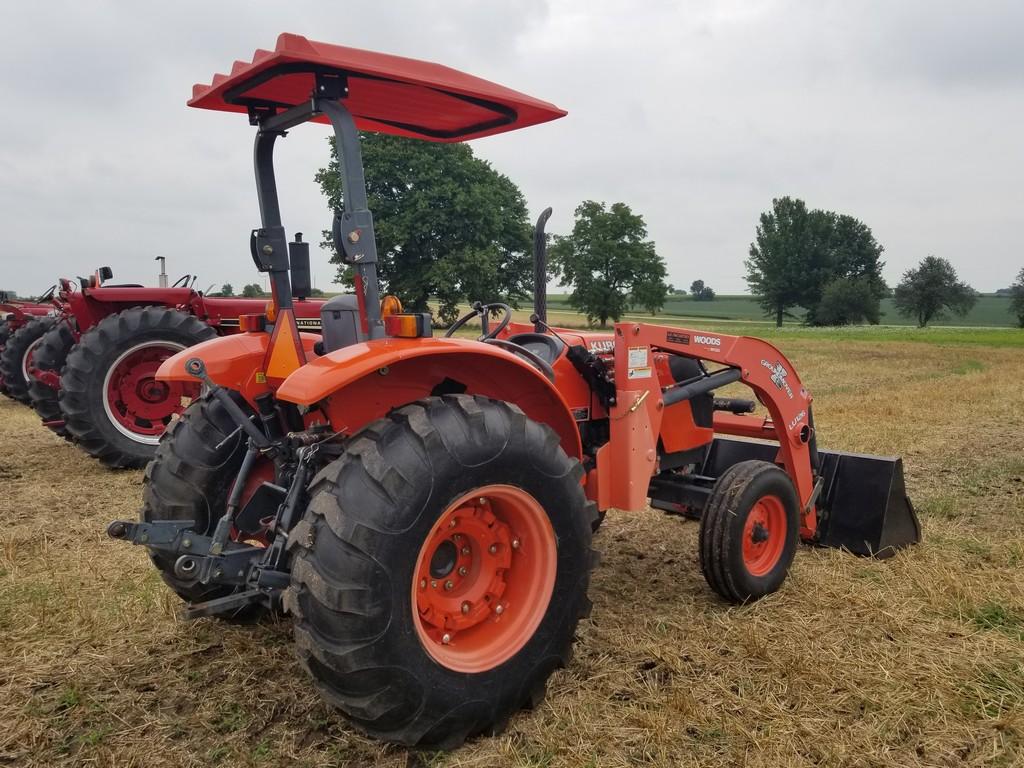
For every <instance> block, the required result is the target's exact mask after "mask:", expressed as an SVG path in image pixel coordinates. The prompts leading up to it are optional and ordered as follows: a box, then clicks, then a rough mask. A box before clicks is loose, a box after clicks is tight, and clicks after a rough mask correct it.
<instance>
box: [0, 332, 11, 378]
mask: <svg viewBox="0 0 1024 768" xmlns="http://www.w3.org/2000/svg"><path fill="white" fill-rule="evenodd" d="M10 337H11V325H10V323H8V322H7V319H6V318H0V355H3V353H4V347H5V346H6V345H7V340H8V339H9V338H10ZM6 394H7V385H6V384H4V375H3V372H0V395H6Z"/></svg>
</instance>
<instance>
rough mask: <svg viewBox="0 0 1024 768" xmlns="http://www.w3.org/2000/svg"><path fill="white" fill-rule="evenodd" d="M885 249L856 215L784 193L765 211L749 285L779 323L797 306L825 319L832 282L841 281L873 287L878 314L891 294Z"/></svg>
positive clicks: (748, 263) (752, 250)
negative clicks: (813, 206) (814, 206)
mask: <svg viewBox="0 0 1024 768" xmlns="http://www.w3.org/2000/svg"><path fill="white" fill-rule="evenodd" d="M883 250H884V249H883V248H882V246H881V245H880V244H879V243H878V241H876V240H875V237H874V235H873V234H872V232H871V229H870V228H869V227H868V226H867V225H866V224H864V223H863V222H861V221H858V220H857V219H855V218H854V217H852V216H847V215H845V214H838V213H834V212H832V211H823V210H809V209H808V208H807V204H806V203H804V201H803V200H799V199H796V198H791V197H780V198H777V199H775V200H772V209H771V210H770V211H766V212H765V213H762V214H761V217H760V220H759V223H758V226H757V230H756V235H755V241H754V242H753V243H751V244H750V254H749V258H748V259H747V261H746V267H747V284H748V285H749V286H750V289H751V291H752V292H753V293H754V295H755V296H757V299H758V302H759V303H760V305H761V307H762V308H763V309H764V310H765V312H766V313H767V314H768V315H769V316H771V317H773V318H774V319H775V324H776V325H782V321H783V319H784V318H785V317H787V316H792V313H791V312H790V310H792V309H794V308H796V307H802V308H804V309H805V310H806V315H805V320H806V322H808V323H810V324H818V323H821V322H823V321H822V320H821V319H819V317H818V312H817V308H818V304H819V302H820V301H821V299H822V296H823V295H824V292H825V288H826V286H828V285H829V284H831V283H833V282H835V281H836V280H840V279H846V280H853V281H856V282H857V285H858V286H859V289H858V290H861V291H863V290H864V289H865V288H866V289H867V290H868V291H869V294H870V296H871V300H872V302H874V304H875V307H874V308H872V311H871V314H874V313H877V305H878V303H879V302H880V301H881V299H882V298H883V297H884V296H885V295H886V293H887V292H888V288H887V286H886V285H885V281H884V280H883V279H882V267H883V266H884V262H882V261H881V255H882V251H883Z"/></svg>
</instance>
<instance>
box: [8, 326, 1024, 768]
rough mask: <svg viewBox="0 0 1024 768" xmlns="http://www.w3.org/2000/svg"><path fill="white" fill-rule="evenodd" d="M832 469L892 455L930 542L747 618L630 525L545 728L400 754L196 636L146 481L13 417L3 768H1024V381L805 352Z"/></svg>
mask: <svg viewBox="0 0 1024 768" xmlns="http://www.w3.org/2000/svg"><path fill="white" fill-rule="evenodd" d="M785 350H786V352H787V354H789V355H790V356H791V358H792V360H793V361H794V363H795V364H796V367H797V370H798V371H800V372H801V374H802V376H803V378H804V380H805V382H806V383H807V385H808V388H809V389H810V390H811V391H812V392H813V393H814V395H815V397H816V398H817V399H816V402H815V417H816V420H817V423H818V426H819V429H820V432H821V440H822V445H823V447H831V448H842V449H846V450H854V451H865V452H872V453H884V454H890V455H891V454H898V455H902V456H903V457H904V459H905V463H906V470H907V484H908V489H909V493H910V495H911V497H912V499H913V500H914V502H915V504H916V505H917V508H918V510H919V512H920V516H921V520H922V523H923V527H924V537H925V541H924V543H923V544H922V545H920V546H918V547H916V548H913V549H912V550H910V551H907V552H905V553H903V554H901V555H899V556H898V557H896V558H894V559H891V560H888V561H884V562H879V561H871V560H865V559H859V558H855V557H852V556H848V555H844V554H842V553H840V552H836V551H831V550H815V549H809V548H806V547H804V548H801V550H800V551H799V553H798V554H797V559H796V563H795V566H794V569H793V572H792V574H791V578H790V580H789V581H788V582H787V583H786V585H785V587H784V588H783V590H782V591H781V592H779V593H777V594H775V595H773V596H771V597H769V598H768V599H766V600H763V601H761V602H759V603H756V604H754V605H750V606H744V607H739V608H737V607H730V606H726V605H725V604H723V603H722V602H720V601H719V600H718V599H717V598H716V597H715V596H714V594H713V593H712V592H711V591H710V590H709V589H708V588H707V586H706V585H705V584H704V582H703V580H702V577H701V575H700V569H699V566H698V564H697V549H696V533H697V526H696V524H694V523H692V522H685V521H683V520H680V519H677V518H673V517H668V516H664V515H662V514H660V513H657V512H653V511H648V512H646V513H643V514H638V515H630V514H625V513H616V512H615V511H612V512H611V513H610V514H609V516H608V519H607V521H606V523H605V525H604V527H603V528H602V530H601V532H600V533H599V534H598V535H597V537H596V539H595V546H596V547H597V549H599V550H600V552H601V554H602V556H603V563H602V565H601V566H600V568H599V569H598V571H597V572H596V574H595V576H594V581H593V585H592V589H591V597H592V598H593V601H594V610H593V615H592V617H591V618H590V619H589V620H588V621H585V622H583V623H582V624H581V625H580V629H579V633H578V642H577V644H576V653H575V657H574V659H573V662H572V664H571V665H570V666H569V667H568V668H567V669H566V670H563V671H561V672H558V673H556V674H555V676H554V677H553V678H552V679H551V682H550V685H549V691H548V697H547V699H546V701H545V702H544V703H543V704H542V705H541V707H540V708H539V709H538V710H537V711H534V712H528V713H523V714H521V715H519V716H518V717H516V718H514V719H513V721H512V723H511V724H510V727H509V729H508V730H507V731H506V732H505V733H504V734H503V735H501V736H498V737H495V738H489V739H481V740H477V741H474V742H472V743H470V744H469V745H467V746H466V747H464V748H463V749H461V750H459V751H457V752H454V753H451V754H429V753H418V752H407V751H405V750H400V749H396V748H392V747H386V746H382V745H380V744H378V743H376V742H374V741H371V740H369V739H366V738H364V737H363V736H361V735H360V734H358V733H357V732H355V731H354V730H353V729H351V728H350V727H349V726H348V725H347V724H346V722H345V720H344V719H343V718H342V717H340V716H339V715H337V714H335V713H334V712H333V711H332V710H331V709H330V708H328V707H327V706H326V705H324V704H323V703H322V702H321V701H320V700H319V698H318V697H317V696H316V694H315V693H314V692H313V691H312V689H311V686H310V685H309V683H308V682H307V680H306V678H305V677H304V675H303V673H302V672H301V670H300V669H299V668H298V665H297V663H296V662H295V661H294V659H293V656H292V651H291V642H290V637H291V636H290V629H289V626H288V624H287V622H278V623H274V622H266V623H263V624H261V625H258V626H238V625H230V624H224V623H222V622H218V621H214V620H201V621H196V622H184V621H182V620H180V619H179V618H177V615H176V610H177V608H178V604H177V599H176V598H175V597H174V596H173V595H172V594H171V593H170V592H169V591H168V590H167V589H166V588H165V587H164V585H163V583H162V582H161V581H160V580H159V578H158V577H157V576H156V573H155V571H154V569H153V568H152V567H151V566H150V564H149V562H148V560H147V558H146V555H145V553H144V552H143V551H142V550H141V549H139V548H132V547H128V546H125V545H123V544H119V543H115V542H111V541H109V540H108V539H107V538H106V536H105V535H104V529H105V526H106V524H107V522H109V521H110V520H112V519H114V518H115V517H124V516H128V517H133V516H134V515H135V514H136V512H137V508H138V504H139V499H140V495H141V480H142V473H141V472H111V471H108V470H104V469H103V468H101V467H100V466H99V465H98V464H96V463H95V462H93V461H92V460H90V459H89V458H88V457H86V456H85V455H84V454H82V453H80V452H79V451H77V450H76V449H75V448H73V447H72V446H70V445H68V444H66V443H64V442H63V441H62V440H61V439H59V438H57V437H55V436H53V435H51V434H49V433H48V432H47V431H46V430H45V429H44V428H43V427H42V426H40V425H39V423H38V420H37V419H36V418H35V416H34V414H33V413H32V412H31V411H30V410H29V409H28V408H26V407H24V406H21V405H18V404H16V403H14V402H12V401H10V400H7V399H6V398H0V523H2V526H0V723H3V730H2V732H0V766H3V765H12V766H25V767H26V768H28V767H29V766H44V765H45V766H70V765H90V766H121V767H124V766H147V767H148V766H200V765H202V766H209V765H225V766H227V765H231V766H233V765H244V766H277V765H281V766H284V765H288V766H348V765H351V766H365V765H378V764H379V765H391V766H421V765H430V766H435V765H436V766H505V765H516V766H629V765H645V764H647V765H701V766H733V765H747V766H780V765H787V766H788V765H830V766H831V765H850V766H882V765H885V766H889V765H892V766H912V765H927V766H934V765H950V766H953V765H956V766H960V765H997V766H998V765H1006V766H1010V765H1020V764H1022V763H1024V388H1022V387H1021V386H1020V384H1019V382H1021V381H1022V380H1024V355H1022V354H1021V350H1020V349H1019V348H1018V349H1010V348H988V347H980V346H970V347H959V346H945V347H943V346H933V345H927V344H904V343H883V344H872V343H861V342H843V343H833V342H827V343H822V342H815V341H805V340H794V341H793V342H792V343H790V344H787V345H785Z"/></svg>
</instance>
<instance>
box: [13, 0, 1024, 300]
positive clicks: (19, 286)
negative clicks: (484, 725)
mask: <svg viewBox="0 0 1024 768" xmlns="http://www.w3.org/2000/svg"><path fill="white" fill-rule="evenodd" d="M283 31H289V32H295V33H299V34H304V35H306V36H307V37H309V38H311V39H316V40H324V41H328V42H334V43H339V44H343V45H349V46H354V47H360V48H370V49H375V50H381V51H385V52H389V53H397V54H401V55H405V56H411V57H415V58H423V59H429V60H434V61H438V62H442V63H445V64H448V65H449V66H453V67H456V68H459V69H464V70H466V71H469V72H471V73H473V74H476V75H479V76H481V77H485V78H488V79H491V80H495V81H497V82H499V83H502V84H504V85H508V86H510V87H513V88H516V89H518V90H521V91H524V92H526V93H529V94H531V95H535V96H537V97H540V98H543V99H546V100H548V101H552V102H554V103H555V104H557V105H559V106H560V107H562V108H564V109H566V110H568V112H569V115H568V117H566V118H564V119H562V120H559V121H557V122H554V123H549V124H546V125H542V126H538V127H534V128H530V129H526V130H524V131H520V132H517V133H510V134H504V135H500V136H496V137H490V138H486V139H481V140H479V141H477V142H474V150H475V151H476V152H477V153H478V154H479V155H480V156H482V157H485V158H487V159H488V160H490V161H491V162H492V163H493V164H494V165H495V166H496V167H497V168H498V169H499V170H501V171H502V172H504V173H506V174H507V175H509V176H510V177H511V178H512V179H513V180H515V181H516V182H517V183H518V184H519V185H520V187H521V188H522V190H523V192H524V193H525V195H526V198H527V200H528V201H529V204H530V209H531V211H532V212H533V213H537V212H539V211H540V210H541V209H542V208H544V207H545V206H547V205H551V206H553V207H554V208H555V215H554V217H553V218H552V220H551V223H550V225H549V231H554V232H565V231H567V230H568V229H569V228H570V227H571V221H572V210H573V208H574V207H575V206H576V205H577V204H578V203H579V202H580V201H581V200H583V199H588V198H589V199H595V200H604V201H607V202H609V203H610V202H614V201H624V202H626V203H628V204H629V205H631V206H632V207H633V209H634V210H635V211H637V212H639V213H641V214H643V216H644V217H645V218H646V220H647V224H648V229H649V232H650V236H651V238H652V239H653V240H654V241H655V242H656V243H657V246H658V251H659V253H660V254H661V255H662V256H663V257H664V258H665V259H666V261H667V263H668V266H669V273H670V278H671V280H672V281H673V282H674V283H676V284H677V285H689V283H690V282H691V281H692V280H693V279H695V278H698V277H699V278H703V279H704V280H705V281H706V282H708V283H709V284H710V285H712V286H713V287H714V288H715V289H716V290H718V291H719V292H724V293H734V292H742V291H744V290H745V288H746V285H745V282H744V280H743V272H744V270H743V259H744V258H745V256H746V252H747V249H748V247H749V243H750V241H751V240H752V238H753V235H754V227H755V224H756V222H757V217H758V214H759V213H760V212H761V211H763V210H764V209H765V208H767V207H768V206H769V205H770V204H771V199H772V197H776V196H780V195H785V194H789V195H794V196H798V197H801V198H803V199H804V200H806V201H807V203H808V204H809V205H810V206H812V207H822V208H829V209H833V210H837V211H841V212H844V213H849V214H852V215H854V216H856V217H858V218H860V219H862V220H864V221H865V222H867V223H868V225H869V226H871V227H872V229H873V230H874V232H875V235H876V236H877V237H878V239H879V240H880V242H881V243H882V244H883V245H884V246H885V249H886V254H885V258H886V261H887V267H886V270H885V273H886V277H887V278H888V280H889V281H890V283H895V282H896V281H897V280H898V278H899V276H900V274H901V273H902V272H903V270H905V269H907V268H908V267H909V266H911V265H913V264H914V263H916V262H917V261H918V260H920V259H921V258H922V257H924V256H926V255H928V254H931V253H934V254H937V255H939V256H944V257H946V258H948V259H950V260H951V261H952V262H953V263H954V265H955V266H956V267H957V269H958V270H959V271H960V274H961V276H962V277H963V278H964V279H966V280H967V281H968V282H969V283H971V284H972V285H974V286H975V287H976V288H978V289H980V290H986V291H987V290H994V289H996V288H999V287H1002V286H1005V285H1008V284H1009V283H1010V282H1011V281H1012V278H1013V276H1014V275H1015V274H1016V273H1017V271H1018V270H1019V269H1020V268H1021V267H1022V266H1024V251H1022V249H1021V247H1020V229H1021V219H1022V217H1024V193H1022V186H1024V157H1022V137H1024V98H1022V96H1024V45H1021V40H1022V39H1024V3H1021V2H1020V1H1019V0H993V1H992V2H986V1H985V0H976V1H975V2H966V1H965V2H942V1H941V0H930V1H929V0H907V1H906V2H902V1H891V0H890V1H888V2H886V1H883V0H876V2H867V1H865V2H855V3H854V2H847V1H845V0H806V1H804V2H796V1H794V0H706V1H705V2H683V1H680V2H654V1H647V0H645V1H643V2H635V3H624V2H621V0H620V1H619V2H605V1H604V0H551V1H550V2H544V0H515V1H514V2H512V1H506V0H502V1H498V0H494V1H492V2H473V1H472V0H431V1H430V2H411V1H410V2H362V3H355V2H346V1H345V0H341V1H338V0H334V1H333V2H324V1H321V2H313V1H306V2H299V1H297V0H290V1H289V2H283V3H282V2H276V3H269V2H267V3H264V2H255V1H250V2H220V1H218V2H214V1H213V0H206V1H205V2H186V1H183V0H176V1H175V2H159V3H155V2H146V1H144V0H135V1H130V0H122V2H99V1H97V2H90V1H89V0H79V1H78V2H57V1H55V0H51V1H50V2H46V3H15V2H8V3H4V4H3V9H2V10H0V71H2V73H3V74H2V76H0V100H2V103H3V105H4V108H5V110H4V111H5V119H4V121H3V125H2V127H0V222H2V225H3V227H2V231H3V234H4V240H5V242H4V245H3V247H2V251H0V253H2V255H0V264H2V276H0V287H3V288H12V289H14V290H17V291H18V292H20V293H34V292H39V291H40V290H42V289H43V288H45V287H47V286H48V285H50V284H51V283H52V282H54V278H55V277H57V276H59V275H65V276H73V275H75V274H84V273H86V272H88V271H91V269H93V268H94V267H96V266H98V265H100V264H109V265H111V266H112V267H113V268H114V271H115V275H116V276H117V277H118V278H119V279H121V280H124V281H132V282H145V283H152V282H154V281H155V275H156V271H157V270H156V264H155V262H154V261H153V258H154V257H155V256H158V255H162V256H166V257H167V259H168V272H170V273H171V275H172V279H173V278H174V277H176V276H177V275H180V274H182V273H185V272H191V273H198V274H199V276H200V280H199V283H200V285H201V287H205V286H207V285H209V284H216V285H220V284H221V283H223V282H231V283H233V284H234V285H235V286H236V287H238V286H240V285H241V284H243V283H245V282H251V281H253V280H254V279H255V278H256V273H255V270H254V269H253V267H252V264H251V262H250V260H249V256H248V232H249V229H250V228H251V227H253V226H256V225H258V223H259V219H258V210H257V207H256V197H255V194H254V185H253V180H252V165H251V163H252V129H251V128H250V127H249V126H248V123H247V121H246V120H245V119H244V117H242V116H240V115H233V114H226V113H215V112H207V111H204V110H194V109H189V108H187V107H186V106H185V100H186V98H187V97H188V96H189V95H190V93H191V86H192V84H193V83H194V82H208V81H209V79H210V77H211V76H212V75H213V73H214V72H217V71H226V69H227V68H229V67H230V65H231V62H232V61H233V60H234V59H236V58H237V59H247V58H248V57H249V56H251V54H252V51H253V49H254V48H257V47H263V48H272V47H273V45H274V41H275V39H276V36H277V34H278V33H280V32H283ZM326 137H327V129H326V127H321V126H304V127H302V128H301V129H299V130H297V131H295V132H293V133H292V134H291V135H290V136H289V138H288V139H287V140H285V141H284V142H280V143H279V150H278V158H279V163H278V165H279V169H280V179H279V183H280V187H281V197H282V208H283V212H284V219H285V226H286V228H287V229H288V230H289V231H290V232H294V231H296V230H298V231H304V232H306V233H317V232H319V231H320V230H321V229H323V228H324V227H325V225H327V224H328V223H329V221H330V214H329V212H328V211H327V208H326V205H325V203H324V201H323V199H322V197H321V196H320V194H319V191H318V189H317V188H316V185H315V184H314V183H313V181H312V177H313V174H314V172H315V171H316V169H317V168H319V167H320V166H321V165H323V164H324V162H325V159H326V149H327V145H326ZM314 262H315V266H314V271H315V273H316V275H317V285H318V286H320V287H328V288H329V287H330V285H329V283H330V280H331V277H332V276H333V268H332V267H330V266H329V265H328V264H327V256H326V254H321V255H320V257H319V258H316V257H315V258H314Z"/></svg>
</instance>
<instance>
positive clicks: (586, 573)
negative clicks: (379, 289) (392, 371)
mask: <svg viewBox="0 0 1024 768" xmlns="http://www.w3.org/2000/svg"><path fill="white" fill-rule="evenodd" d="M582 476H583V469H582V466H581V465H580V464H579V462H578V461H576V460H575V459H570V458H569V457H568V456H567V455H566V454H565V452H564V451H563V450H562V448H561V446H560V444H559V440H558V437H557V436H556V435H555V433H554V432H553V431H552V430H551V429H550V428H548V427H547V426H544V425H541V424H538V423H537V422H534V421H531V420H530V419H528V418H527V417H526V416H525V415H524V414H523V412H522V411H521V410H520V409H519V408H518V407H516V406H514V405H511V404H509V403H505V402H500V401H495V400H489V399H487V398H482V397H473V396H468V395H445V396H442V397H431V398H428V399H425V400H422V401H420V402H417V403H415V404H412V405H408V406H405V407H403V408H401V409H398V410H396V411H394V412H392V413H391V414H390V415H389V416H388V417H387V418H384V419H380V420H378V421H376V422H374V423H372V424H370V425H369V426H367V427H366V428H365V429H363V430H362V431H360V432H359V433H358V434H357V435H356V436H355V437H354V438H353V439H352V440H351V442H350V443H349V444H348V446H347V447H346V450H345V452H344V454H342V456H341V457H339V458H338V459H336V460H335V461H333V462H332V463H331V464H329V465H328V466H327V467H325V468H324V469H323V470H322V471H321V472H319V473H318V474H317V476H316V477H315V478H314V480H313V482H312V483H311V486H310V503H309V506H308V508H307V510H306V512H305V515H304V517H303V519H302V520H301V521H300V522H299V523H298V525H297V526H296V528H294V529H293V531H292V534H291V536H290V539H289V546H290V547H291V551H292V553H293V558H292V583H291V586H290V588H289V589H288V591H287V592H286V594H285V600H284V605H285V608H286V610H288V611H290V612H291V613H292V614H293V617H294V629H295V641H296V649H297V653H298V656H299V660H300V662H301V664H302V665H303V666H304V667H305V668H306V670H307V671H308V672H309V674H310V675H311V676H312V678H313V680H314V682H315V684H316V686H317V688H318V689H319V690H320V692H321V693H322V695H323V696H324V697H325V699H327V700H328V701H329V702H330V703H332V704H333V705H335V706H337V707H338V708H339V709H341V710H342V711H343V712H344V713H345V714H346V715H347V716H348V717H349V718H350V719H351V720H352V721H353V722H354V723H355V724H356V725H357V726H358V727H360V728H362V729H363V730H365V731H367V732H368V733H369V734H371V735H373V736H374V737H377V738H380V739H383V740H387V741H391V742H395V743H398V744H402V745H405V746H416V747H423V748H428V747H429V748H439V749H451V748H454V747H456V746H458V745H459V744H461V743H462V742H463V741H465V740H466V739H467V738H470V737H473V736H475V735H478V734H493V733H498V732H500V731H501V730H502V729H503V728H504V727H505V725H506V723H507V721H508V719H509V718H510V717H511V716H512V715H513V714H514V713H515V712H517V711H518V710H520V709H521V708H524V707H533V706H535V705H537V704H538V703H539V702H540V701H541V700H542V699H543V697H544V692H545V686H546V683H547V679H548V677H549V676H550V674H551V673H552V671H554V670H555V669H556V668H558V667H563V666H565V665H566V664H567V663H568V661H569V657H570V653H571V646H572V641H573V634H574V631H575V629H576V625H577V623H578V621H579V619H580V618H582V617H584V616H586V615H588V614H589V611H590V601H589V600H588V598H587V587H588V585H589V581H590V571H591V569H592V567H593V565H594V564H595V563H596V562H597V558H596V555H595V553H593V552H592V551H591V549H590V544H591V536H592V533H591V526H592V524H593V522H594V520H595V519H596V516H597V510H596V507H595V505H594V504H593V503H592V502H589V501H587V499H586V497H585V495H584V493H583V488H582V486H581V484H580V483H581V479H582ZM496 484H503V485H504V486H505V487H513V488H514V489H515V492H517V493H518V492H525V493H526V494H529V495H530V496H531V497H532V498H533V500H534V501H535V502H536V503H537V504H538V505H539V506H540V508H541V509H542V510H543V512H542V514H543V515H545V516H546V519H547V520H548V521H549V522H550V525H551V528H552V529H553V532H554V536H555V537H556V541H557V554H556V555H555V557H556V563H557V567H556V569H555V576H554V582H553V583H554V587H553V591H552V593H551V598H550V601H549V603H548V604H547V606H546V607H545V608H543V611H544V613H543V618H541V619H540V621H539V623H538V624H537V625H536V629H535V630H534V631H533V633H532V634H529V635H528V639H526V640H525V642H524V644H523V645H521V646H519V649H518V650H517V651H515V652H514V653H513V655H511V656H510V657H509V658H507V660H505V661H503V662H500V663H497V665H496V666H491V667H490V668H488V669H483V670H482V671H478V672H477V671H458V670H455V669H452V668H450V667H449V666H448V665H445V664H442V663H440V662H439V661H437V660H436V659H435V658H434V657H433V656H432V655H431V653H430V652H428V651H427V649H426V647H425V645H424V642H425V641H423V640H421V639H420V636H419V635H418V632H419V631H420V629H419V628H418V627H417V626H416V622H417V621H420V617H419V614H418V608H417V606H416V605H414V599H413V594H412V591H413V584H414V579H415V575H414V574H415V569H416V563H417V559H418V557H419V553H420V551H421V548H422V547H423V546H424V543H425V542H426V541H427V537H432V536H435V535H439V532H440V531H442V530H444V529H443V528H441V529H436V531H437V533H435V528H434V526H435V525H436V524H437V523H438V521H439V519H440V518H441V517H443V516H445V515H446V513H447V512H446V511H448V512H450V510H449V508H450V505H452V503H453V502H455V501H456V500H457V499H460V498H462V497H464V496H466V495H467V494H468V495H470V496H472V495H474V494H476V493H477V492H478V491H477V489H480V488H484V487H486V486H491V487H492V488H493V487H494V486H495V485H496ZM513 546H515V545H513ZM467 550H468V548H467ZM467 550H463V554H465V553H466V551H467ZM482 557H483V556H482ZM431 565H433V561H432V560H431ZM445 588H448V587H447V586H446V587H445ZM532 588H533V587H532V585H530V587H529V589H532ZM520 605H522V603H520ZM497 612H498V613H499V614H500V613H501V611H500V610H499V611H497ZM505 618H508V617H505ZM442 642H443V641H442ZM496 661H497V660H496Z"/></svg>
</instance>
